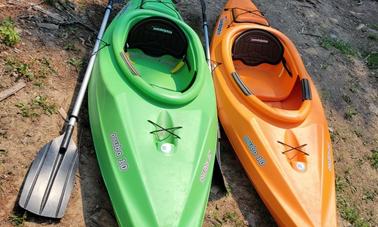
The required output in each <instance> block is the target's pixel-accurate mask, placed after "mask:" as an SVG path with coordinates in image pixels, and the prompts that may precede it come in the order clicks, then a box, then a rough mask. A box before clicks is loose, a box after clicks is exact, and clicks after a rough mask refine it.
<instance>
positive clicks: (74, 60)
mask: <svg viewBox="0 0 378 227" xmlns="http://www.w3.org/2000/svg"><path fill="white" fill-rule="evenodd" d="M68 64H70V65H72V66H73V67H75V69H76V71H77V72H79V71H80V70H81V67H82V66H83V60H82V59H77V58H70V59H69V60H68Z"/></svg>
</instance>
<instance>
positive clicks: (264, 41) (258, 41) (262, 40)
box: [251, 38, 269, 43]
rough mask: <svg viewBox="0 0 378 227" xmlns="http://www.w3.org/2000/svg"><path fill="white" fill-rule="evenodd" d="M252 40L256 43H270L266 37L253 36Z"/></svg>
mask: <svg viewBox="0 0 378 227" xmlns="http://www.w3.org/2000/svg"><path fill="white" fill-rule="evenodd" d="M251 42H255V43H269V41H268V40H266V39H256V38H251Z"/></svg>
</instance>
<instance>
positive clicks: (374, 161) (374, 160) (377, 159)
mask: <svg viewBox="0 0 378 227" xmlns="http://www.w3.org/2000/svg"><path fill="white" fill-rule="evenodd" d="M371 152H372V155H371V157H370V158H369V159H370V164H371V166H372V167H373V168H374V169H378V148H377V149H373V150H371Z"/></svg>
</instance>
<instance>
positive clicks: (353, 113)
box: [344, 107, 358, 121]
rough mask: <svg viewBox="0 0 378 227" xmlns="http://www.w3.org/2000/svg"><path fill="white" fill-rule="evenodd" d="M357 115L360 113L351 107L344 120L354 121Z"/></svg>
mask: <svg viewBox="0 0 378 227" xmlns="http://www.w3.org/2000/svg"><path fill="white" fill-rule="evenodd" d="M357 114H358V112H357V111H356V109H354V108H351V107H349V108H348V109H347V110H346V112H345V114H344V118H345V119H346V120H348V121H350V120H352V119H353V117H354V116H355V115H357Z"/></svg>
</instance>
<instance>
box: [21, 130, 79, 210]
mask: <svg viewBox="0 0 378 227" xmlns="http://www.w3.org/2000/svg"><path fill="white" fill-rule="evenodd" d="M63 136H64V135H62V136H59V137H57V138H55V139H54V140H52V141H50V143H48V144H46V145H45V146H44V147H42V149H41V150H40V151H39V152H38V155H37V157H36V158H35V159H34V161H33V163H32V165H31V167H30V169H29V172H28V174H27V175H26V178H25V182H24V185H23V188H22V192H21V196H20V200H19V205H20V206H21V207H22V208H24V209H25V210H27V211H30V212H32V213H34V214H37V215H40V216H44V217H50V218H61V217H63V215H64V211H65V209H66V207H67V204H68V200H69V198H70V195H71V191H72V188H73V185H74V180H75V173H76V170H77V168H78V164H79V156H78V151H77V148H76V145H75V144H74V143H73V141H70V144H69V146H68V149H67V150H66V152H59V149H60V145H61V143H62V139H63Z"/></svg>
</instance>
